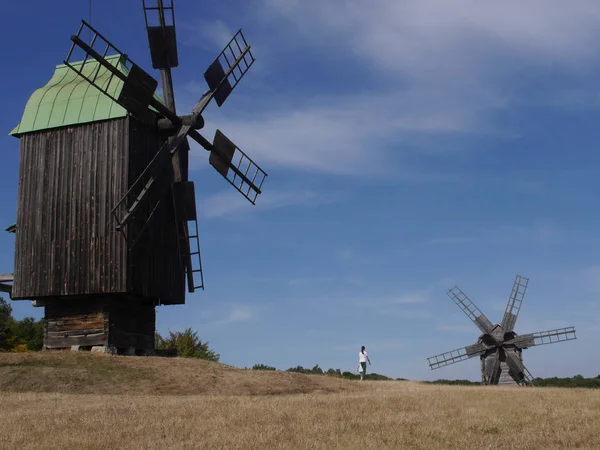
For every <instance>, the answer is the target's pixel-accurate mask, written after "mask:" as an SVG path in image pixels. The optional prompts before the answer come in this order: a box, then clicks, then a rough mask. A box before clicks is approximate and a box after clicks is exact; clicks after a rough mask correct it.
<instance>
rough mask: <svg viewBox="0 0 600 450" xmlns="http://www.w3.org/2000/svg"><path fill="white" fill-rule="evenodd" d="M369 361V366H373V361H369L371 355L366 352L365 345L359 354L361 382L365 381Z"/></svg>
mask: <svg viewBox="0 0 600 450" xmlns="http://www.w3.org/2000/svg"><path fill="white" fill-rule="evenodd" d="M367 361H368V362H369V365H371V360H370V359H369V355H368V354H367V351H366V350H365V346H364V345H363V346H362V347H361V348H360V352H358V372H359V373H360V381H363V380H364V379H365V375H366V374H367Z"/></svg>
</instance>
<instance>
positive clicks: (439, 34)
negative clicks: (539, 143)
mask: <svg viewBox="0 0 600 450" xmlns="http://www.w3.org/2000/svg"><path fill="white" fill-rule="evenodd" d="M257 5H258V7H257V8H256V16H257V17H258V16H260V17H261V20H263V21H264V22H261V23H263V24H264V26H265V29H268V30H269V36H268V38H269V39H268V40H269V41H270V42H271V47H269V46H266V45H265V42H263V43H262V50H263V51H264V52H265V53H267V54H268V53H269V52H271V53H274V54H276V55H277V57H274V58H272V60H273V61H274V62H276V64H277V65H279V66H280V67H284V66H285V64H286V58H290V59H291V58H292V56H290V53H292V50H297V51H302V52H303V55H304V56H308V57H309V58H311V57H312V58H315V60H316V59H317V58H320V57H323V58H322V60H321V61H320V62H319V65H320V64H323V65H325V66H327V64H328V59H327V57H328V55H331V54H343V55H347V56H351V57H354V58H355V62H354V63H352V62H351V60H347V59H344V60H343V61H344V64H346V66H344V67H341V68H340V69H342V70H343V71H346V72H352V71H356V70H365V68H366V67H368V68H369V70H371V72H372V73H374V74H375V79H376V80H377V79H378V80H380V81H375V82H374V83H375V84H373V85H371V86H366V85H360V86H357V87H358V89H360V91H359V90H358V89H357V90H356V91H355V92H356V93H355V94H352V95H348V94H347V93H345V94H332V95H323V93H322V92H320V85H319V82H318V81H316V76H317V75H316V74H315V75H313V76H315V82H314V83H313V84H312V85H311V87H309V88H307V89H309V90H310V89H312V90H313V91H312V92H310V91H309V92H308V93H306V92H302V93H301V94H294V93H293V90H291V91H285V90H284V91H279V92H274V93H273V94H274V95H269V101H270V102H271V103H269V105H266V106H263V109H262V110H261V107H260V105H254V107H253V111H254V114H253V116H248V117H243V118H240V117H237V118H236V119H234V120H226V121H225V124H226V126H224V129H226V130H227V132H228V134H229V133H231V136H232V137H233V138H234V140H239V142H244V143H249V144H246V145H250V147H249V148H251V150H252V154H254V155H256V157H257V158H259V160H260V161H264V162H265V163H268V164H270V165H272V166H278V167H287V168H294V169H302V170H308V171H314V172H321V173H335V174H353V175H357V174H364V175H381V173H382V172H386V170H390V171H394V172H400V175H399V177H400V178H403V177H409V174H411V173H417V174H418V173H419V172H420V171H416V170H415V168H414V167H409V169H411V170H406V172H402V170H400V171H398V170H397V168H398V167H402V168H404V169H406V168H407V165H406V164H402V162H404V161H403V159H404V156H405V155H407V154H409V153H410V152H411V151H415V149H418V150H419V152H421V153H423V152H438V153H448V152H454V151H457V148H456V147H458V146H457V145H456V144H454V145H455V147H454V148H453V147H452V144H450V143H449V142H448V140H447V139H445V138H446V137H447V136H448V135H465V134H485V135H490V134H492V135H493V136H495V137H498V136H500V137H511V136H512V135H513V133H512V132H509V131H508V130H504V129H502V128H501V127H500V126H499V124H498V123H497V122H496V120H495V118H494V113H495V112H496V111H499V110H504V109H506V108H508V107H510V106H511V105H513V104H515V103H519V104H523V102H524V101H526V100H524V96H523V95H522V91H523V90H525V91H528V89H529V87H531V86H533V87H535V86H536V84H537V83H536V80H535V78H531V77H527V76H525V77H524V76H523V73H526V74H529V72H527V70H529V69H535V70H537V69H544V70H545V69H546V68H547V67H552V70H553V71H560V70H572V71H576V70H578V69H579V68H580V67H581V66H582V65H584V64H587V63H590V62H594V63H597V55H598V50H599V49H600V48H599V47H600V39H599V38H600V31H599V30H600V13H599V12H598V11H599V10H598V8H597V7H596V4H595V2H594V1H585V0H581V1H578V2H571V3H569V4H568V5H567V4H566V3H564V2H562V1H558V0H546V1H541V0H533V1H530V2H527V4H523V3H522V2H517V1H514V0H511V1H507V2H500V3H493V4H490V3H488V2H483V3H482V2H474V1H468V0H459V1H456V2H447V1H445V0H435V1H434V0H431V1H419V2H407V1H397V2H390V1H387V0H386V1H384V0H374V1H372V2H370V3H369V4H368V5H367V4H366V3H364V1H361V0H344V1H341V0H340V1H328V2H323V1H321V0H302V1H299V0H261V1H258V2H257ZM263 40H266V39H263ZM267 59H269V58H268V55H267ZM309 64H310V63H309ZM353 64H355V65H353ZM272 70H273V73H272V74H273V76H275V77H277V76H278V72H277V68H273V69H272ZM312 70H316V71H318V70H319V69H314V68H313V69H312ZM307 73H311V72H307ZM315 73H318V72H315ZM533 73H534V74H535V73H536V72H535V71H534V72H533ZM280 76H282V75H280ZM509 77H512V78H509ZM508 80H510V81H511V82H510V83H508V82H507V81H508ZM341 82H342V81H341ZM527 83H529V84H527ZM507 86H511V87H510V89H509V88H507ZM348 88H351V86H348ZM572 89H573V87H567V88H566V90H565V88H564V87H563V89H562V91H561V93H560V95H563V96H564V93H565V92H568V91H569V90H572ZM577 89H578V90H577V97H578V98H579V99H580V100H579V102H581V99H582V98H586V95H585V94H584V93H582V91H581V88H580V87H579V86H577ZM594 89H595V87H594ZM365 92H368V93H367V94H365ZM269 94H271V93H269ZM551 97H552V92H546V91H544V97H543V101H544V102H548V99H549V98H551ZM588 97H589V96H588ZM286 98H287V99H288V101H287V102H286V101H285V100H284V99H286ZM257 99H258V96H257ZM596 99H597V95H596ZM258 103H259V104H260V102H258ZM596 103H598V102H597V100H596ZM432 138H436V139H435V140H431V139H432ZM459 148H460V147H459ZM429 181H438V178H437V177H430V178H429Z"/></svg>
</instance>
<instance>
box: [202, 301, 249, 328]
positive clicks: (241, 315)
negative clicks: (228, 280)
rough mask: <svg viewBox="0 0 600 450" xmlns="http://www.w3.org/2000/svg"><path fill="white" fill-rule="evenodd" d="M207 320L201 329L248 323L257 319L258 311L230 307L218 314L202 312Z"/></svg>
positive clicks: (235, 306)
mask: <svg viewBox="0 0 600 450" xmlns="http://www.w3.org/2000/svg"><path fill="white" fill-rule="evenodd" d="M202 315H203V316H204V317H205V318H207V319H208V321H207V322H205V323H202V324H201V325H200V326H201V327H206V328H207V327H218V326H226V325H232V324H239V323H243V322H249V321H252V320H256V319H257V318H258V310H257V309H256V308H252V307H251V306H247V305H230V306H229V307H228V308H227V310H225V311H222V312H220V313H216V312H204V313H203V314H202Z"/></svg>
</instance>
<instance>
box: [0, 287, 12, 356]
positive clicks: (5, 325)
mask: <svg viewBox="0 0 600 450" xmlns="http://www.w3.org/2000/svg"><path fill="white" fill-rule="evenodd" d="M14 321H15V320H14V319H13V317H12V306H10V305H9V304H8V303H7V302H6V300H4V298H2V297H0V351H2V350H5V351H6V350H10V349H11V348H12V345H11V342H10V341H11V337H12V333H13V330H12V327H13V324H14Z"/></svg>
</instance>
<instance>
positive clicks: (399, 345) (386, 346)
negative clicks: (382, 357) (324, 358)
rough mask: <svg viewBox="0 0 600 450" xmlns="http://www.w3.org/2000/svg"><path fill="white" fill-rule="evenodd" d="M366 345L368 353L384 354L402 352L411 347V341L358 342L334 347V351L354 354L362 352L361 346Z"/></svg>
mask: <svg viewBox="0 0 600 450" xmlns="http://www.w3.org/2000/svg"><path fill="white" fill-rule="evenodd" d="M362 345H365V346H366V347H367V352H369V351H373V352H383V351H394V350H402V349H405V348H406V347H407V346H409V345H410V341H409V340H408V339H396V338H387V339H383V338H382V339H374V340H372V341H368V342H366V343H365V342H358V341H355V343H354V344H341V345H334V346H333V347H332V350H334V351H338V352H354V351H356V352H357V353H358V351H359V350H360V348H361V346H362Z"/></svg>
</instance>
